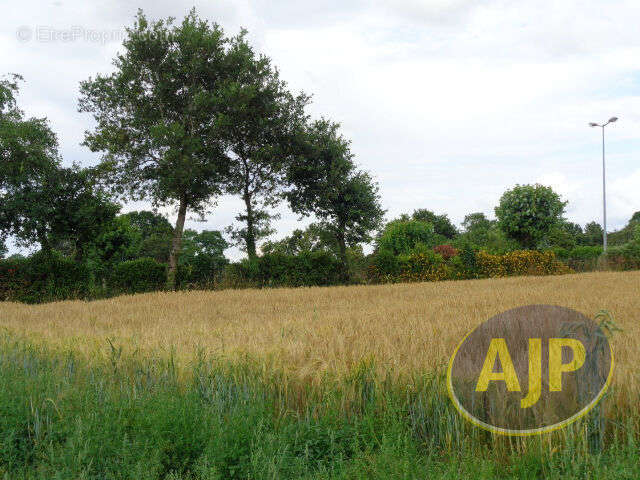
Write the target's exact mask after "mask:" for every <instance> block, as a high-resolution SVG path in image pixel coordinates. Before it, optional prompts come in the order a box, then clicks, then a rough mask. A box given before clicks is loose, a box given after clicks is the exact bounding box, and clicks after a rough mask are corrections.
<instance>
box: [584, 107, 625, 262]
mask: <svg viewBox="0 0 640 480" xmlns="http://www.w3.org/2000/svg"><path fill="white" fill-rule="evenodd" d="M616 120H618V117H611V118H610V119H609V120H607V123H603V124H602V125H600V124H599V123H594V122H591V123H590V124H589V126H590V127H600V128H602V220H603V222H602V223H603V225H602V227H603V228H602V235H603V237H602V240H603V241H602V250H603V251H604V253H607V190H606V186H605V168H604V127H606V126H607V125H609V124H610V123H614V122H615V121H616Z"/></svg>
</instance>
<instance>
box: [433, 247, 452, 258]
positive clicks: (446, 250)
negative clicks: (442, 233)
mask: <svg viewBox="0 0 640 480" xmlns="http://www.w3.org/2000/svg"><path fill="white" fill-rule="evenodd" d="M433 251H434V252H436V253H437V254H439V255H441V256H442V258H444V259H445V260H449V259H450V258H453V257H455V256H456V255H458V249H457V248H455V247H452V246H451V245H436V246H435V247H433Z"/></svg>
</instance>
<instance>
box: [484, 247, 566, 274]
mask: <svg viewBox="0 0 640 480" xmlns="http://www.w3.org/2000/svg"><path fill="white" fill-rule="evenodd" d="M477 264H478V271H479V273H480V275H481V276H485V277H504V276H507V275H557V274H563V273H569V272H570V269H569V268H568V267H567V266H566V265H564V264H563V263H561V262H560V261H558V260H557V259H556V256H555V254H554V253H553V252H551V251H547V252H538V251H536V250H519V251H514V252H508V253H505V254H504V255H491V254H488V253H486V252H483V251H480V252H478V254H477Z"/></svg>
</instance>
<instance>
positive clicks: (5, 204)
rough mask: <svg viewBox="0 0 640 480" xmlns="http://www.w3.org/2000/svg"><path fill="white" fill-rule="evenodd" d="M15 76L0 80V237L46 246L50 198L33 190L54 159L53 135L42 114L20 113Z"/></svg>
mask: <svg viewBox="0 0 640 480" xmlns="http://www.w3.org/2000/svg"><path fill="white" fill-rule="evenodd" d="M21 80H22V77H20V76H19V75H11V76H9V77H8V78H5V79H2V80H0V237H2V238H4V237H6V236H8V235H15V236H16V237H18V241H20V242H23V243H28V244H31V243H34V242H40V244H41V245H42V248H43V249H48V246H49V242H48V233H49V232H48V228H47V227H48V223H47V222H46V220H47V215H48V213H49V208H50V207H51V205H50V202H48V201H47V202H44V203H39V197H38V192H39V191H40V190H41V186H42V185H43V184H45V183H46V182H47V179H48V178H49V177H51V175H52V174H53V173H54V172H55V171H56V170H57V168H58V167H59V164H60V158H59V155H58V139H57V137H56V135H55V134H54V133H53V131H52V130H51V128H50V126H49V123H48V121H47V119H46V118H26V117H25V115H24V112H23V111H22V110H20V109H19V108H18V105H17V99H16V96H17V94H18V90H19V88H18V82H20V81H21Z"/></svg>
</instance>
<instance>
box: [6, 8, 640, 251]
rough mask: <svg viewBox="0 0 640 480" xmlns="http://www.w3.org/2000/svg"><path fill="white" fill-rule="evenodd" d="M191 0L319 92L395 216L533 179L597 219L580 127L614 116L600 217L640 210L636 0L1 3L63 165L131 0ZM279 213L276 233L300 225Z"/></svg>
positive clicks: (215, 215)
mask: <svg viewBox="0 0 640 480" xmlns="http://www.w3.org/2000/svg"><path fill="white" fill-rule="evenodd" d="M193 6H195V7H196V8H197V11H198V13H199V14H200V15H201V16H203V17H205V18H207V19H210V20H211V21H215V22H217V23H219V24H220V25H221V26H222V27H223V28H224V29H225V30H226V32H227V33H229V34H233V33H236V32H237V31H238V30H239V28H240V27H245V28H247V29H248V30H249V32H250V38H251V40H252V42H253V44H254V45H255V46H256V47H257V49H258V50H260V51H262V52H263V53H266V54H267V55H269V56H270V57H271V58H272V59H273V61H274V63H275V64H276V65H277V66H278V67H279V68H280V70H281V73H282V77H283V78H284V79H285V80H286V81H287V82H288V83H289V85H290V87H291V88H292V89H293V90H295V91H297V90H304V91H305V92H307V93H310V94H313V105H312V107H311V113H312V115H314V116H316V117H317V116H320V115H324V116H327V117H329V118H331V119H333V120H335V121H338V122H340V123H341V124H342V126H343V132H344V134H345V135H346V136H347V137H349V138H350V139H351V140H352V142H353V143H352V150H353V152H354V153H355V154H356V159H357V161H358V162H359V164H360V165H361V166H362V167H363V168H365V169H367V170H369V171H370V172H372V174H373V175H374V176H375V177H376V178H377V180H378V182H379V184H380V190H381V194H382V202H383V205H384V208H386V209H387V210H388V213H387V217H388V218H393V217H394V216H396V215H398V214H400V213H403V212H411V211H412V210H413V209H415V208H428V209H430V210H433V211H435V212H437V213H447V214H449V216H450V218H451V219H452V220H453V221H454V222H455V223H458V224H459V223H460V222H461V221H462V219H463V218H464V215H465V214H467V213H470V212H474V211H482V212H485V213H486V214H487V215H489V216H491V217H493V207H494V206H495V205H496V204H497V202H498V199H499V198H500V195H501V194H502V192H504V190H506V189H507V188H510V187H512V186H514V185H515V184H517V183H520V184H522V183H536V182H538V183H542V184H545V185H549V186H551V187H553V188H554V189H555V190H556V191H557V192H559V193H560V194H561V195H562V196H563V197H564V198H565V199H566V200H568V201H569V205H568V209H567V217H568V219H569V220H571V221H574V222H578V223H580V224H585V223H587V222H589V221H591V220H597V221H599V222H600V221H601V218H602V184H601V182H602V171H601V168H602V166H601V137H600V131H599V129H591V128H589V127H588V126H587V124H588V122H591V121H596V122H601V121H605V120H606V119H608V118H609V117H610V116H612V115H616V116H618V117H620V120H619V121H618V123H616V124H615V125H611V126H610V127H607V152H608V155H607V178H608V182H607V189H608V218H609V227H610V228H609V229H610V230H612V229H615V228H619V227H621V226H624V224H625V223H626V221H627V220H628V218H629V217H630V216H631V214H632V213H633V212H634V211H636V210H640V162H639V156H638V153H637V152H639V151H640V130H639V127H640V62H639V59H640V28H638V25H640V2H638V1H637V0H629V1H607V2H603V1H562V2H558V1H545V0H519V1H499V0H486V1H482V0H476V1H465V0H424V1H419V0H397V1H393V2H391V1H387V2H382V1H381V2H358V1H355V2H349V1H344V0H343V1H329V2H301V1H274V0H271V1H267V0H264V1H218V0H216V1H211V0H210V1H202V2H187V1H180V0H171V1H169V0H154V1H146V0H139V1H137V2H132V1H124V0H111V1H109V0H102V1H90V0H84V1H68V0H59V1H35V0H20V1H15V0H3V4H2V20H0V26H1V28H0V64H1V65H2V70H3V71H4V72H15V73H20V74H22V75H23V76H24V77H25V80H26V84H24V85H23V88H22V92H21V95H20V105H21V107H22V108H23V109H24V110H25V111H26V112H27V114H29V115H33V116H47V117H48V118H49V119H50V121H51V125H52V127H53V129H54V131H55V132H57V134H58V136H59V140H60V150H61V154H62V156H63V158H64V161H65V163H67V164H70V163H71V162H73V161H77V162H80V163H84V164H93V163H96V162H97V161H98V160H99V157H98V156H97V155H96V154H92V153H91V152H89V151H88V150H87V149H86V148H84V147H82V146H80V143H81V141H82V139H83V132H84V131H85V130H86V129H88V128H91V125H92V120H91V117H90V115H88V114H81V113H78V112H77V99H78V85H79V82H80V81H81V80H83V79H86V78H87V77H89V76H92V75H95V74H96V73H99V72H102V73H104V72H108V71H110V69H111V60H112V58H113V57H114V55H115V53H116V52H117V50H118V49H119V48H120V44H121V41H122V38H123V35H124V31H123V27H124V26H125V25H131V24H132V22H133V17H134V15H135V13H136V10H137V8H138V7H140V8H142V9H143V10H144V11H145V13H147V15H148V16H149V17H152V18H158V17H167V16H174V17H177V18H182V17H183V16H184V15H185V14H186V13H187V12H188V10H189V9H190V8H191V7H193ZM135 208H141V205H128V206H126V207H125V211H127V210H132V209H135ZM241 208H242V204H241V202H240V201H239V200H237V199H234V198H226V197H225V198H222V199H220V201H219V203H218V206H217V207H216V208H215V210H214V211H213V212H212V213H211V214H210V215H209V216H208V217H207V222H206V223H200V222H195V221H189V222H188V223H187V226H189V227H191V228H196V229H198V230H201V229H205V228H206V229H223V228H224V227H225V226H227V225H229V224H230V223H231V222H232V221H233V217H234V216H235V215H236V214H237V213H238V212H239V211H240V210H241ZM282 212H283V214H282V219H281V220H280V221H278V222H277V224H276V227H277V229H278V234H277V235H276V236H275V238H277V237H282V236H283V235H285V234H286V233H289V232H290V231H291V230H292V229H293V228H296V227H300V226H301V225H302V224H303V223H305V220H304V219H303V220H302V221H299V218H298V217H297V216H296V215H293V214H291V213H290V212H288V210H286V208H282ZM168 213H169V216H170V218H171V220H172V221H173V220H174V217H175V216H174V213H173V212H168ZM227 254H228V255H230V256H231V257H233V258H237V256H238V252H237V251H236V250H229V251H227Z"/></svg>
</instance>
